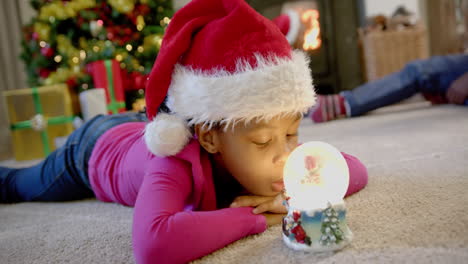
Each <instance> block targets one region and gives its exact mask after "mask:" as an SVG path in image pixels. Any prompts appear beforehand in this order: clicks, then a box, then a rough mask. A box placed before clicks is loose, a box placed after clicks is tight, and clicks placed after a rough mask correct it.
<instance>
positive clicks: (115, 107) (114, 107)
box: [104, 60, 125, 114]
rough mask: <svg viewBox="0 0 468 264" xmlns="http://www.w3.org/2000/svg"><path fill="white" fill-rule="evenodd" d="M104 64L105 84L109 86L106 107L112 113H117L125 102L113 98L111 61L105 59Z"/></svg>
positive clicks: (123, 106)
mask: <svg viewBox="0 0 468 264" xmlns="http://www.w3.org/2000/svg"><path fill="white" fill-rule="evenodd" d="M104 66H105V67H106V73H107V85H108V86H109V97H110V103H109V104H108V105H107V109H108V110H109V111H111V112H112V113H113V114H117V113H118V112H119V109H121V108H125V102H118V101H117V100H116V99H115V94H114V75H113V73H112V61H111V60H105V61H104Z"/></svg>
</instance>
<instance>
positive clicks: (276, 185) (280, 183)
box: [271, 180, 284, 192]
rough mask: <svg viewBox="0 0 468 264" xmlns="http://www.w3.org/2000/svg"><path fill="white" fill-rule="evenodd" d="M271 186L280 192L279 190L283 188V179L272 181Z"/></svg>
mask: <svg viewBox="0 0 468 264" xmlns="http://www.w3.org/2000/svg"><path fill="white" fill-rule="evenodd" d="M271 186H272V189H273V190H274V191H275V192H280V191H282V190H283V189H284V182H283V180H281V181H276V182H274V183H272V184H271Z"/></svg>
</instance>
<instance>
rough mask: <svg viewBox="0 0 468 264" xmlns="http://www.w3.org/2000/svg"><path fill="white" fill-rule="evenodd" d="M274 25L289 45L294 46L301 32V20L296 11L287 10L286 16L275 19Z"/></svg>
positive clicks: (282, 15)
mask: <svg viewBox="0 0 468 264" xmlns="http://www.w3.org/2000/svg"><path fill="white" fill-rule="evenodd" d="M273 23H275V24H276V26H278V27H279V29H280V30H281V32H282V33H283V34H284V36H285V37H286V39H287V40H288V42H289V44H291V45H293V44H294V43H295V42H296V40H297V37H298V36H299V32H300V30H301V20H300V17H299V14H298V13H297V12H296V11H294V10H292V9H289V10H287V11H286V12H285V13H284V14H281V15H279V16H277V17H276V18H274V19H273Z"/></svg>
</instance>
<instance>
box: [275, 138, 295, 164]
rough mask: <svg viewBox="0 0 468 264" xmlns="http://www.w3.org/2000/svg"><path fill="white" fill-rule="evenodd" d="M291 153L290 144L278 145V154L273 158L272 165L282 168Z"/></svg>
mask: <svg viewBox="0 0 468 264" xmlns="http://www.w3.org/2000/svg"><path fill="white" fill-rule="evenodd" d="M292 151H293V147H292V146H291V144H288V142H284V143H283V144H280V146H279V147H278V152H277V154H276V156H275V160H274V163H275V164H277V165H281V166H284V164H285V163H286V160H287V159H288V157H289V154H290V153H291V152H292Z"/></svg>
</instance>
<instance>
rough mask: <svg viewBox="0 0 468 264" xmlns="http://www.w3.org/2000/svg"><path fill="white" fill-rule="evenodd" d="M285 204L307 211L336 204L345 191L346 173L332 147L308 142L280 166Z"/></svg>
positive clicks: (317, 142)
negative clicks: (284, 190) (286, 197)
mask: <svg viewBox="0 0 468 264" xmlns="http://www.w3.org/2000/svg"><path fill="white" fill-rule="evenodd" d="M284 184H285V189H286V194H287V196H289V197H290V199H289V201H288V202H289V205H290V206H292V207H294V208H298V209H302V210H311V209H317V208H325V207H326V206H327V205H328V203H331V204H338V203H341V202H342V201H343V197H344V196H345V194H346V191H347V190H348V184H349V171H348V165H347V163H346V160H345V159H344V157H343V155H342V154H341V153H340V152H339V151H338V150H337V149H336V148H335V147H333V146H332V145H330V144H327V143H325V142H320V141H311V142H307V143H304V144H302V145H301V146H299V147H297V148H296V149H295V150H294V151H293V152H292V153H291V154H290V155H289V157H288V160H287V161H286V165H285V167H284Z"/></svg>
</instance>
